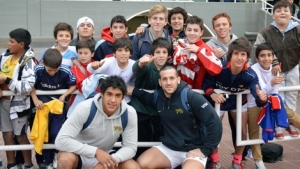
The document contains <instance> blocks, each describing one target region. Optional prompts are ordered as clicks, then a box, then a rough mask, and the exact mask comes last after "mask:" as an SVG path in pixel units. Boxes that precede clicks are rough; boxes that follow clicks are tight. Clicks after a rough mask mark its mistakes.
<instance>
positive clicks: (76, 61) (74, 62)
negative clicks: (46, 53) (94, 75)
mask: <svg viewBox="0 0 300 169" xmlns="http://www.w3.org/2000/svg"><path fill="white" fill-rule="evenodd" d="M71 61H72V63H73V65H75V66H77V67H79V69H80V71H81V73H82V74H83V76H84V77H86V72H85V69H84V67H83V66H82V65H81V64H80V62H79V61H78V60H77V59H75V58H74V57H72V58H71Z"/></svg>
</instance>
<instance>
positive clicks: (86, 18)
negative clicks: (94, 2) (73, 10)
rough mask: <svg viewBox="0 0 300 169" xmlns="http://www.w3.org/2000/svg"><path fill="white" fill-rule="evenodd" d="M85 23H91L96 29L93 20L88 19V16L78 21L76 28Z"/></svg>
mask: <svg viewBox="0 0 300 169" xmlns="http://www.w3.org/2000/svg"><path fill="white" fill-rule="evenodd" d="M84 22H89V23H90V24H92V25H93V27H94V22H93V20H92V19H91V18H89V17H87V16H84V17H82V18H79V19H78V21H77V26H76V28H78V27H79V25H80V24H82V23H84Z"/></svg>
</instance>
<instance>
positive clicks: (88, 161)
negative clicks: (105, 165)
mask: <svg viewBox="0 0 300 169" xmlns="http://www.w3.org/2000/svg"><path fill="white" fill-rule="evenodd" d="M80 158H81V164H82V166H81V169H91V168H94V167H95V166H96V165H97V164H98V163H99V161H98V160H97V158H96V157H92V158H89V157H85V156H80ZM77 168H80V167H77Z"/></svg>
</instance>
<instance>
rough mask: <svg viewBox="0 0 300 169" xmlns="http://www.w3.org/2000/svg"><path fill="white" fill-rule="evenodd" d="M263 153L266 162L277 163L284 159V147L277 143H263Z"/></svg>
mask: <svg viewBox="0 0 300 169" xmlns="http://www.w3.org/2000/svg"><path fill="white" fill-rule="evenodd" d="M261 154H262V156H263V161H264V162H267V163H275V162H277V161H281V160H282V154H283V147H282V145H280V144H275V143H268V144H262V145H261Z"/></svg>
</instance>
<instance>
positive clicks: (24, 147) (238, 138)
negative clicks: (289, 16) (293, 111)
mask: <svg viewBox="0 0 300 169" xmlns="http://www.w3.org/2000/svg"><path fill="white" fill-rule="evenodd" d="M295 90H298V91H299V90H300V86H290V87H280V88H279V91H295ZM66 91H67V90H65V89H63V90H55V91H42V90H37V91H36V94H37V95H47V94H50V92H51V95H53V94H54V95H56V94H63V93H65V92H66ZM194 91H196V92H198V93H200V94H204V92H203V90H194ZM214 91H215V92H216V93H229V92H226V91H223V90H220V89H215V90H214ZM2 93H3V96H13V95H16V94H15V93H13V92H12V91H2ZM249 93H250V91H249V90H245V91H244V92H240V93H229V94H235V95H236V96H237V102H236V104H237V105H236V108H237V113H236V116H237V118H236V119H237V121H236V144H237V145H238V146H241V145H253V144H261V143H264V141H263V140H262V139H254V140H249V139H248V140H242V135H241V133H242V94H249ZM73 94H80V93H79V92H78V91H77V90H76V91H75V92H73ZM215 110H216V112H217V114H218V115H220V104H215ZM296 139H300V136H298V137H291V136H285V137H284V139H280V140H279V139H275V138H274V140H272V141H270V142H278V141H287V140H296ZM158 144H160V142H138V144H137V145H138V147H150V146H154V145H158ZM114 146H115V147H121V146H122V144H121V142H117V143H115V145H114ZM54 148H55V145H54V144H44V146H43V149H54ZM32 149H34V145H33V144H27V145H2V146H0V150H4V151H11V150H32Z"/></svg>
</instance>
